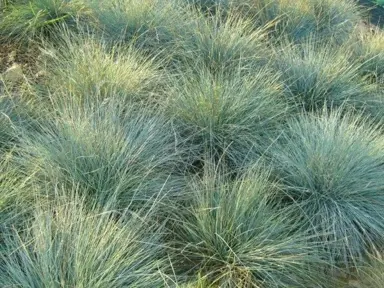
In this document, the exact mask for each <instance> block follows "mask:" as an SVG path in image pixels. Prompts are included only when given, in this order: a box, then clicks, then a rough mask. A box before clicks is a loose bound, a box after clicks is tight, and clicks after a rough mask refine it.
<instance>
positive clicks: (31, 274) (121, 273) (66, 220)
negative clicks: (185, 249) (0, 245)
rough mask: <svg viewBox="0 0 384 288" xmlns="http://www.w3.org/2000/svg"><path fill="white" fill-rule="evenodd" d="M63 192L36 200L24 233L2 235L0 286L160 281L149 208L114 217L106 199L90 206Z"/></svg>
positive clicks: (158, 254) (146, 284) (74, 194)
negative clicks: (99, 206) (42, 201)
mask: <svg viewBox="0 0 384 288" xmlns="http://www.w3.org/2000/svg"><path fill="white" fill-rule="evenodd" d="M60 194H63V192H61V191H60ZM65 194H67V196H65V197H63V196H61V195H60V196H58V198H57V199H56V200H55V201H53V202H52V203H51V204H50V205H48V206H47V207H46V206H41V205H37V206H36V208H35V209H36V211H35V213H34V217H33V220H31V221H28V225H27V227H26V228H25V231H24V233H22V234H20V233H19V232H18V231H14V232H13V234H12V235H10V236H9V237H7V238H6V241H5V249H6V250H5V251H8V253H5V254H4V255H1V254H0V257H1V260H0V261H1V262H0V263H1V264H2V265H1V268H0V284H1V286H2V287H11V286H19V287H161V286H162V284H163V280H162V278H161V276H160V274H159V269H161V268H163V267H164V265H166V260H165V261H164V260H163V259H164V258H162V254H163V253H162V248H161V244H160V242H159V239H160V237H161V235H162V231H161V230H160V229H159V228H158V227H154V226H153V225H152V224H151V223H150V222H151V220H150V215H149V214H145V215H143V216H141V217H140V216H139V215H134V214H133V215H130V214H129V213H127V212H126V213H127V215H126V216H127V217H122V218H120V220H116V218H117V217H116V216H117V215H116V214H117V213H115V212H116V211H115V212H113V211H109V210H108V209H107V207H108V205H107V206H106V207H105V209H104V210H101V211H97V210H94V211H92V212H90V211H88V210H87V209H86V205H85V204H84V200H83V199H82V198H81V197H80V196H79V195H78V194H77V192H76V191H75V192H71V191H70V192H69V193H68V192H67V191H66V192H65ZM71 194H72V196H70V195H71ZM61 197H63V198H64V200H63V199H60V198H61ZM119 216H124V215H119ZM122 219H125V220H122Z"/></svg>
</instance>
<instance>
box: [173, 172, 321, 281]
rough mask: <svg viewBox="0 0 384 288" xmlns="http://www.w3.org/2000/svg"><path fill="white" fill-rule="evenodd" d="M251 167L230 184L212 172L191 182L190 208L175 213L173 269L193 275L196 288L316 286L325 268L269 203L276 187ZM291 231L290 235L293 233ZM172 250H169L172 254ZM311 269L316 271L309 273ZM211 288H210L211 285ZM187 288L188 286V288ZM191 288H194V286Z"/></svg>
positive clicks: (301, 237) (290, 222)
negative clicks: (197, 276) (197, 277)
mask: <svg viewBox="0 0 384 288" xmlns="http://www.w3.org/2000/svg"><path fill="white" fill-rule="evenodd" d="M269 178H270V177H269V171H268V170H267V169H265V168H262V167H261V166H260V167H258V166H254V167H253V168H252V169H251V170H250V171H248V172H246V173H244V174H243V176H242V177H240V178H238V179H236V180H234V181H230V180H228V178H227V177H226V176H225V174H223V173H222V172H220V171H217V170H216V169H215V168H213V169H212V167H210V168H208V169H206V170H205V174H204V175H203V176H202V177H201V178H196V179H195V180H194V181H191V182H190V186H189V187H188V188H187V189H189V190H190V191H191V192H193V200H191V204H190V206H187V207H186V209H187V210H186V211H185V209H183V210H181V209H178V210H177V211H181V212H179V213H177V212H175V213H176V216H175V219H176V220H175V222H176V224H175V227H174V231H175V235H174V238H175V239H174V243H173V245H172V247H173V249H172V250H174V253H173V256H174V260H173V265H174V267H175V269H177V270H176V271H178V270H184V271H185V273H187V275H188V273H190V274H192V277H193V276H196V275H193V273H196V272H194V271H199V273H200V281H199V282H200V283H204V285H202V286H199V284H198V283H199V282H197V284H196V285H197V287H314V286H311V285H312V283H320V281H324V282H323V283H324V284H325V283H327V281H326V280H325V278H324V279H322V277H323V276H324V275H322V272H321V269H322V268H321V267H323V268H324V266H323V265H324V263H323V261H322V260H321V257H320V256H319V255H318V254H317V253H316V245H315V244H314V245H312V246H311V245H309V244H308V242H307V241H306V240H307V239H306V236H304V234H302V235H300V234H299V233H292V232H293V231H294V230H295V229H296V228H297V227H296V228H295V223H294V222H295V221H291V219H289V218H286V217H285V216H286V215H285V212H284V210H280V211H279V210H278V209H276V208H277V207H276V206H275V204H276V203H274V202H273V201H271V200H272V199H273V198H275V197H276V195H277V194H278V189H279V188H278V185H277V183H273V182H270V181H269ZM291 229H293V230H291ZM172 250H171V251H172ZM312 265H315V267H317V268H318V270H316V271H315V270H312V269H311V266H312ZM210 285H212V286H210ZM187 287H188V286H187ZM192 287H193V286H192Z"/></svg>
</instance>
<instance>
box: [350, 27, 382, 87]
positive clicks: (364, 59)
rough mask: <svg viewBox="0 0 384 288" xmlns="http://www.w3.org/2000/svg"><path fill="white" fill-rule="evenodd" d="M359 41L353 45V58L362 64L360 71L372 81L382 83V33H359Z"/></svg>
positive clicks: (379, 31)
mask: <svg viewBox="0 0 384 288" xmlns="http://www.w3.org/2000/svg"><path fill="white" fill-rule="evenodd" d="M358 36H359V40H358V41H356V42H355V43H353V52H354V55H355V57H356V58H357V59H358V60H359V61H360V62H361V63H362V65H361V68H360V71H361V72H362V74H363V75H368V76H370V77H372V78H373V79H377V80H380V79H381V81H383V80H384V79H383V76H384V32H382V31H381V30H379V29H377V30H376V31H375V32H374V33H359V35H358Z"/></svg>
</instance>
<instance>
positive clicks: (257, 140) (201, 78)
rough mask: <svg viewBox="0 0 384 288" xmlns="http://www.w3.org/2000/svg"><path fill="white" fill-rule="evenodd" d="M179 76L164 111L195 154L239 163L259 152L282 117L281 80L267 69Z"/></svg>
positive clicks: (284, 106) (235, 165)
mask: <svg viewBox="0 0 384 288" xmlns="http://www.w3.org/2000/svg"><path fill="white" fill-rule="evenodd" d="M179 76H180V77H176V78H175V80H174V82H175V83H173V85H172V86H171V88H170V89H171V91H170V93H169V97H168V100H167V102H166V103H165V105H166V107H165V110H166V111H167V112H166V113H167V115H169V117H171V118H172V119H174V121H175V125H176V127H178V128H177V129H178V130H179V131H180V134H181V135H182V137H183V139H185V142H186V143H191V145H192V146H191V148H193V149H194V151H195V152H194V154H195V155H196V157H197V159H200V160H204V159H207V157H208V158H211V157H213V158H215V159H223V161H224V162H225V163H227V164H228V165H229V166H232V167H233V168H235V169H236V168H240V167H242V166H243V165H244V164H245V163H247V162H248V161H253V160H254V159H257V158H258V157H259V156H260V155H262V154H263V153H264V150H265V149H266V147H268V145H269V144H270V142H271V141H272V139H273V138H274V137H275V136H276V135H275V133H276V132H277V131H278V127H279V125H281V123H282V122H284V121H285V117H286V113H287V112H288V109H289V106H288V104H287V102H286V100H285V99H284V96H283V91H282V85H281V84H280V83H279V82H278V81H277V76H276V74H273V73H271V71H269V70H267V69H264V68H263V69H260V70H258V71H257V70H255V71H254V73H252V74H251V73H249V74H248V75H243V74H242V70H241V69H236V70H234V71H232V73H224V72H221V73H219V74H216V75H215V74H212V73H211V72H210V71H209V69H200V70H199V71H198V74H196V73H195V71H194V70H193V69H192V71H188V72H184V74H181V75H179Z"/></svg>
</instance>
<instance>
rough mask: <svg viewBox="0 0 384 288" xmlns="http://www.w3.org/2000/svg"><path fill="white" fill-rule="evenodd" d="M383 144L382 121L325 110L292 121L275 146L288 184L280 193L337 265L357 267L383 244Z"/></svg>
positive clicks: (282, 177)
mask: <svg viewBox="0 0 384 288" xmlns="http://www.w3.org/2000/svg"><path fill="white" fill-rule="evenodd" d="M383 145H384V139H383V137H382V134H381V133H380V130H379V126H378V125H374V124H372V122H370V121H369V120H367V119H366V118H364V117H362V116H361V117H358V116H356V115H352V114H351V113H349V112H343V111H342V110H335V111H332V112H327V111H326V110H325V111H323V112H320V113H315V114H303V115H301V116H298V117H297V119H292V120H291V121H289V122H288V126H287V129H286V130H285V131H284V133H283V135H282V137H281V139H280V141H278V142H277V143H276V146H275V147H274V148H273V149H271V151H273V157H274V165H273V167H274V169H275V170H274V171H275V172H274V173H275V175H276V177H277V178H278V179H280V180H281V183H282V185H283V186H284V189H283V191H282V192H281V193H279V194H278V195H279V196H277V198H276V199H277V200H278V201H283V203H284V205H283V206H285V207H290V209H291V210H292V216H291V217H293V218H294V219H296V220H298V221H301V225H300V226H301V229H304V230H306V229H310V231H311V232H310V235H312V236H314V237H316V238H317V239H318V241H319V242H321V243H324V245H325V250H326V251H327V253H328V257H329V261H330V262H331V263H334V264H335V265H339V266H341V267H346V268H352V267H356V266H358V265H360V263H361V262H362V261H363V260H364V257H366V255H367V251H373V249H375V250H376V249H377V250H380V249H382V247H383V244H384V242H383V238H382V235H383V233H384V230H383V229H384V226H383V223H384V222H383V219H384V190H383V185H384V183H383V181H384V177H383V169H382V167H383V164H384V158H383V153H382V149H383Z"/></svg>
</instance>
